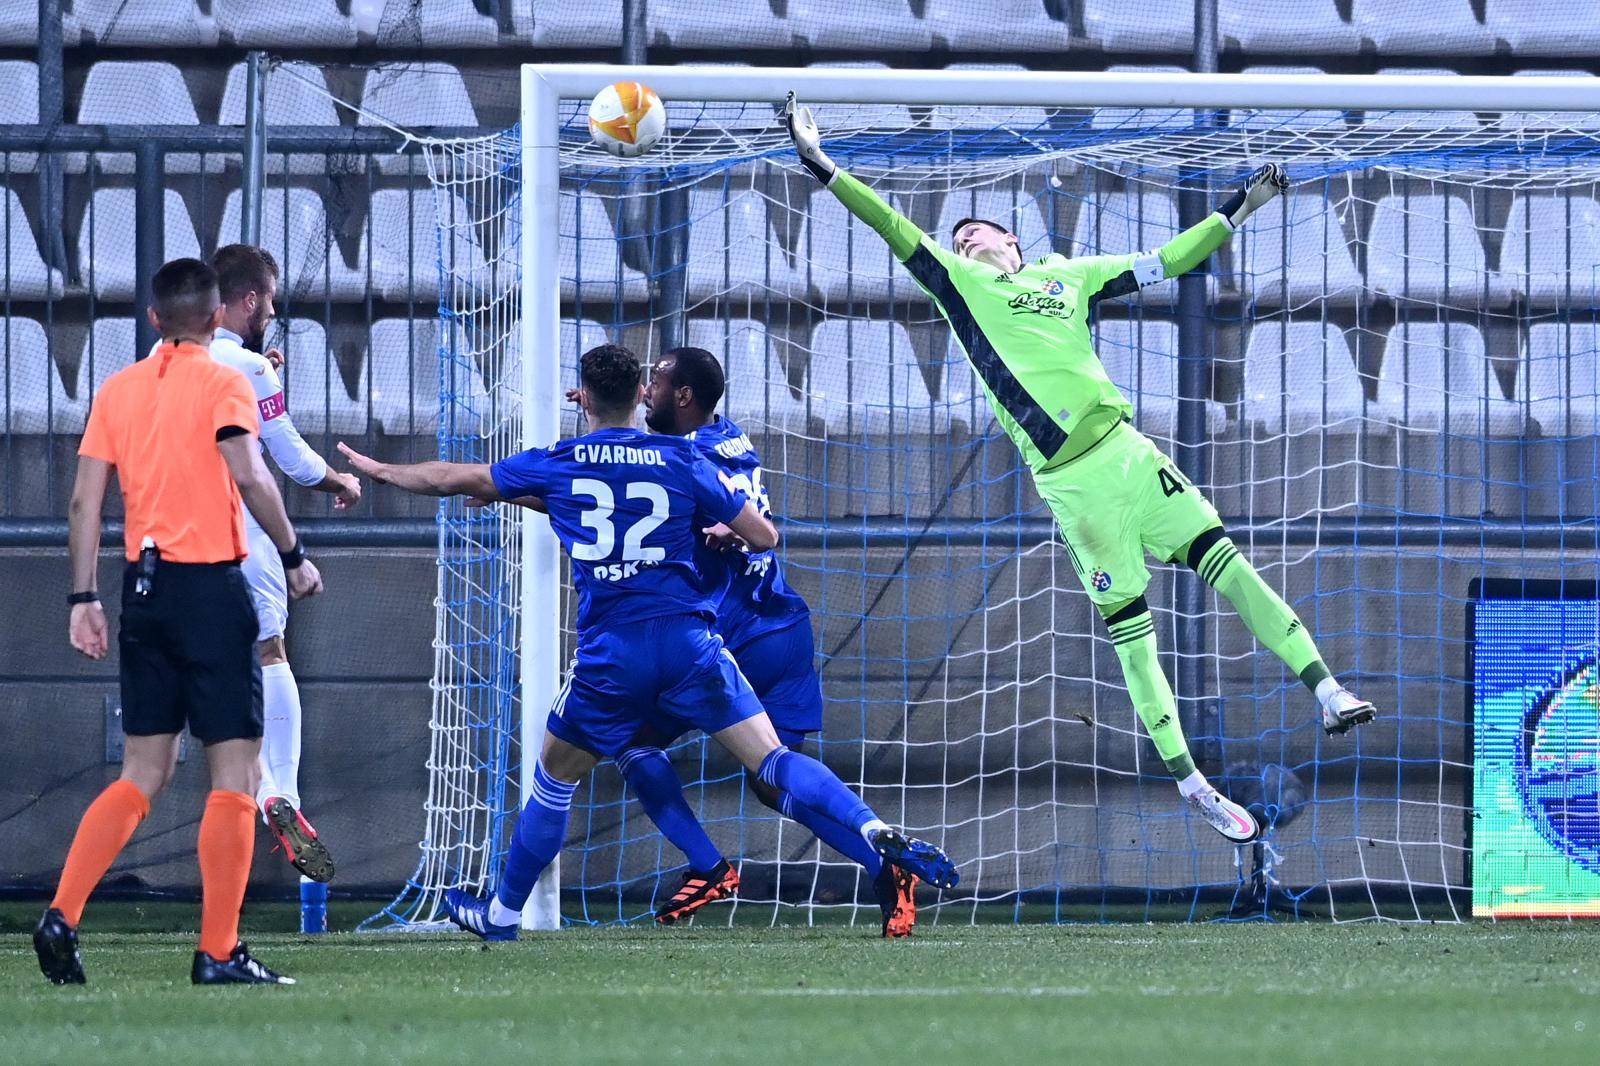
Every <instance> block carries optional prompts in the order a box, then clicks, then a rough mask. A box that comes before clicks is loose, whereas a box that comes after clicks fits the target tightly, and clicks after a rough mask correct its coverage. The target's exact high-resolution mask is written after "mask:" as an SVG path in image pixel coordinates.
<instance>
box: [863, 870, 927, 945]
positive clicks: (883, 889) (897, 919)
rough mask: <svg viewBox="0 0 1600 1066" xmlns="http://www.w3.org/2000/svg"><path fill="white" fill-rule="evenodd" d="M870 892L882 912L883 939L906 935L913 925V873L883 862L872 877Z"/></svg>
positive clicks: (915, 918) (914, 918)
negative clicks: (876, 898)
mask: <svg viewBox="0 0 1600 1066" xmlns="http://www.w3.org/2000/svg"><path fill="white" fill-rule="evenodd" d="M872 891H873V894H874V895H875V896H877V897H878V909H879V910H881V911H882V912H883V938H884V939H885V940H897V939H899V938H900V937H903V936H910V935H911V930H912V929H914V928H915V927H916V924H917V876H916V875H915V874H913V873H911V872H909V871H907V870H902V869H900V867H898V866H896V865H894V864H893V863H889V862H886V863H884V864H883V869H881V870H879V871H878V876H877V877H876V878H874V879H873V882H872Z"/></svg>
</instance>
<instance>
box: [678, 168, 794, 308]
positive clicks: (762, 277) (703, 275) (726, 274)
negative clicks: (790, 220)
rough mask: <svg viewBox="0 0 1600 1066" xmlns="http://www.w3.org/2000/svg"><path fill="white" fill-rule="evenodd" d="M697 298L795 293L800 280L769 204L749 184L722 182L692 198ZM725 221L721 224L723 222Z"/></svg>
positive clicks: (691, 283)
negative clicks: (777, 231) (769, 291)
mask: <svg viewBox="0 0 1600 1066" xmlns="http://www.w3.org/2000/svg"><path fill="white" fill-rule="evenodd" d="M689 220H690V226H689V252H688V282H687V284H688V290H689V296H690V298H691V299H701V298H704V297H708V296H716V295H719V294H725V295H728V296H737V297H758V296H760V295H761V294H763V293H765V292H767V291H768V290H769V289H770V290H771V291H773V292H776V293H780V294H784V293H790V292H793V291H795V289H796V288H797V287H798V285H799V284H801V283H802V282H803V280H804V279H803V278H796V276H795V271H794V269H793V268H792V267H791V266H790V265H789V260H788V258H787V257H786V256H785V255H784V251H783V247H782V246H781V245H780V244H779V243H778V238H777V234H776V233H775V232H774V231H773V228H772V225H771V222H770V220H769V218H768V211H767V201H766V198H765V197H763V196H761V195H760V194H759V193H757V192H756V191H755V190H753V189H751V188H750V187H749V186H747V185H742V184H738V183H735V184H731V185H729V186H727V187H726V188H724V186H723V184H722V183H721V182H716V183H714V184H713V185H710V186H701V187H699V188H696V189H693V190H692V191H691V192H690V194H689ZM719 223H720V224H719Z"/></svg>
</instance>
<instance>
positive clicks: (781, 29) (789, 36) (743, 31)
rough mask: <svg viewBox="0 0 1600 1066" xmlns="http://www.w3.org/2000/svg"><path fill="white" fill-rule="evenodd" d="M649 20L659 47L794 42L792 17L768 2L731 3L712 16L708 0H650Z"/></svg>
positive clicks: (759, 45) (756, 45) (784, 45)
mask: <svg viewBox="0 0 1600 1066" xmlns="http://www.w3.org/2000/svg"><path fill="white" fill-rule="evenodd" d="M791 6H792V5H791ZM645 19H646V23H647V25H648V26H649V29H650V41H651V43H652V44H654V45H657V46H666V47H670V48H706V49H719V50H720V49H729V48H790V47H792V46H793V44H794V31H793V30H792V29H790V23H789V20H788V19H787V18H784V17H782V16H780V15H778V14H776V13H775V12H773V10H772V8H771V7H770V6H769V5H768V4H766V3H754V4H729V5H726V6H724V7H722V8H720V9H718V10H717V11H716V14H715V17H709V12H708V10H707V8H706V5H705V3H704V0H650V3H649V4H648V5H647V6H646V7H645Z"/></svg>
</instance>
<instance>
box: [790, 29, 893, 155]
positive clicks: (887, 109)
mask: <svg viewBox="0 0 1600 1066" xmlns="http://www.w3.org/2000/svg"><path fill="white" fill-rule="evenodd" d="M791 17H792V16H791ZM811 68H812V69H814V70H815V69H819V68H820V69H825V70H888V69H889V64H887V63H879V62H876V61H873V60H849V61H841V62H831V63H812V64H811ZM811 112H812V114H813V115H814V116H815V117H816V120H817V126H818V127H819V128H820V129H821V130H822V131H823V135H824V136H825V137H826V136H833V137H841V136H844V135H846V134H848V133H850V132H851V131H853V130H854V131H859V130H883V131H886V132H889V131H899V130H905V129H909V128H911V126H912V125H913V122H914V120H913V119H912V117H911V109H910V108H909V107H907V106H906V105H904V104H813V105H811Z"/></svg>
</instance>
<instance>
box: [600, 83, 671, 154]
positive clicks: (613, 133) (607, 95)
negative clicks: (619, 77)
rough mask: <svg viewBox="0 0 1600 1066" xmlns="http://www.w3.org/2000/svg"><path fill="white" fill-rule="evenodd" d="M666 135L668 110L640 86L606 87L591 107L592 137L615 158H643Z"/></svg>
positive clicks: (649, 90)
mask: <svg viewBox="0 0 1600 1066" xmlns="http://www.w3.org/2000/svg"><path fill="white" fill-rule="evenodd" d="M666 131H667V109H666V108H665V107H664V106H663V105H662V103H661V97H659V96H657V95H656V94H655V91H654V90H653V89H651V88H650V87H649V86H648V85H644V84H642V83H641V82H637V81H619V82H615V83H613V84H611V85H607V86H606V87H605V88H604V89H601V90H600V92H599V93H598V94H596V96H595V98H594V100H593V101H591V102H590V104H589V136H590V137H591V138H593V139H594V143H595V144H597V145H599V146H600V147H601V148H604V149H605V150H606V151H608V152H610V153H611V154H612V155H617V156H623V157H626V158H632V157H633V156H639V155H644V153H646V152H648V151H649V150H650V149H651V148H653V147H655V144H656V142H657V141H659V140H660V139H661V135H662V134H663V133H665V132H666Z"/></svg>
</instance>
